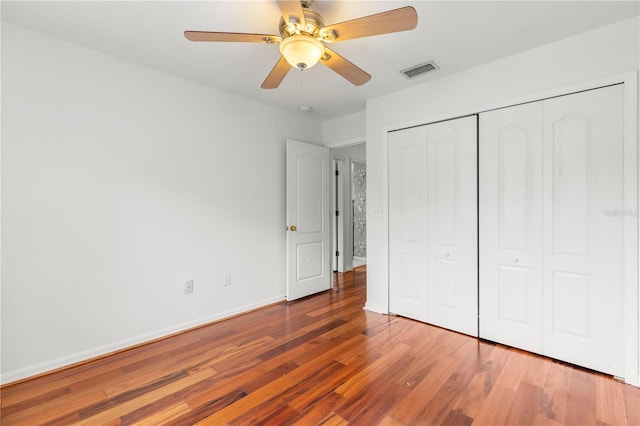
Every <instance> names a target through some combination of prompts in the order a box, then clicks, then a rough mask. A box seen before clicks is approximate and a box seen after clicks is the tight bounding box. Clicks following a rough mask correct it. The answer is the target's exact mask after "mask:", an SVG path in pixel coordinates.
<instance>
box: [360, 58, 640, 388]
mask: <svg viewBox="0 0 640 426" xmlns="http://www.w3.org/2000/svg"><path fill="white" fill-rule="evenodd" d="M638 74H639V72H638V71H637V70H636V71H628V72H625V73H621V74H615V75H611V76H607V77H602V78H598V79H593V80H590V81H585V82H580V83H576V84H571V85H566V86H562V87H556V88H552V89H548V90H541V91H537V92H533V93H530V94H526V95H521V96H517V97H513V98H510V99H505V100H501V101H493V102H488V103H483V104H479V105H475V106H473V105H472V106H470V107H467V108H465V109H462V110H457V111H451V112H448V113H442V114H435V115H427V116H422V117H420V116H419V117H418V118H415V119H413V120H410V121H407V122H403V123H397V124H394V125H390V126H385V127H384V128H383V130H382V132H383V135H382V158H381V161H382V164H384V167H383V168H382V176H381V178H382V182H381V183H382V203H381V208H380V209H379V210H378V209H376V210H371V213H369V214H370V215H371V217H373V218H379V219H383V222H384V224H385V225H384V226H385V228H386V232H383V235H382V238H383V239H382V242H383V245H384V247H385V248H384V250H385V251H386V256H384V254H383V257H381V260H382V259H384V261H385V262H386V265H384V266H383V268H382V270H383V273H385V272H386V276H381V277H379V279H381V280H385V281H386V286H387V294H386V301H382V302H383V303H380V304H376V305H371V304H370V303H368V302H367V304H365V309H367V310H371V311H374V312H378V313H384V314H388V313H389V235H388V231H389V203H388V200H389V162H388V152H389V141H388V133H389V132H392V131H395V130H401V129H405V128H408V127H414V126H420V125H424V124H433V123H437V122H440V121H445V120H451V119H455V118H459V117H463V116H467V115H471V114H480V113H483V112H487V111H491V110H495V109H500V108H506V107H511V106H515V105H520V104H525V103H529V102H536V101H539V100H542V99H548V98H554V97H558V96H564V95H569V94H571V93H576V92H582V91H586V90H592V89H597V88H600V87H605V86H610V85H615V84H621V83H622V84H624V146H625V154H629V155H625V182H629V183H630V184H629V185H628V186H627V187H626V188H625V200H626V201H625V203H627V202H628V200H630V199H633V198H634V197H635V200H636V205H635V206H633V205H625V211H627V212H629V214H627V215H625V225H624V226H625V242H624V247H625V254H624V264H625V271H624V276H625V280H624V281H625V283H624V291H625V307H624V309H625V321H624V327H625V331H624V336H625V377H624V380H625V382H626V383H628V384H631V385H634V386H640V348H639V343H640V291H639V290H640V289H639V287H640V283H639V281H638V277H639V271H638V267H639V265H640V237H639V235H638V230H639V229H640V215H639V214H638V210H637V209H638V203H639V202H640V197H638V188H640V170H638V169H639V168H640V149H638V148H639V147H638V143H639V141H638V123H640V116H639V110H638ZM634 154H635V155H634ZM634 210H635V213H634ZM385 302H386V303H385Z"/></svg>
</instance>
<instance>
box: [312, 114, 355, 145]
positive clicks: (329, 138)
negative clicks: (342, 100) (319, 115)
mask: <svg viewBox="0 0 640 426" xmlns="http://www.w3.org/2000/svg"><path fill="white" fill-rule="evenodd" d="M365 120H366V113H365V111H362V112H357V113H355V114H350V115H346V116H344V117H339V118H336V119H333V120H327V121H325V122H324V123H323V124H322V143H323V144H324V145H327V146H332V145H333V144H335V143H336V142H347V141H352V142H353V141H358V142H362V141H364V135H365V132H366V126H365Z"/></svg>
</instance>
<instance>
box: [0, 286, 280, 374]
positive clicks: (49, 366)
mask: <svg viewBox="0 0 640 426" xmlns="http://www.w3.org/2000/svg"><path fill="white" fill-rule="evenodd" d="M283 300H286V297H285V295H282V296H278V297H274V298H271V299H266V300H261V301H259V302H256V303H252V304H249V305H244V306H241V307H238V308H235V309H230V310H228V311H224V312H219V313H217V314H214V315H211V316H207V317H204V318H199V319H197V320H193V321H188V322H185V323H182V324H177V325H175V326H171V327H167V328H164V329H161V330H156V331H153V332H150V333H145V334H142V335H139V336H135V337H131V338H129V339H124V340H120V341H118V342H113V343H111V344H108V345H103V346H98V347H96V348H92V349H88V350H86V351H82V352H77V353H74V354H69V355H67V356H63V357H60V358H56V359H53V360H51V361H46V362H42V363H39V364H34V365H30V366H28V367H24V368H20V369H18V370H13V371H8V372H6V373H4V374H2V375H0V384H2V385H6V384H8V383H11V382H14V381H16V380H21V379H25V378H28V377H32V376H36V375H38V374H42V373H46V372H49V371H53V370H56V369H59V368H62V367H66V366H70V365H73V364H76V363H79V362H83V361H88V360H91V359H92V358H96V357H99V356H103V355H106V354H109V353H112V352H117V351H121V350H125V349H128V348H131V347H132V346H137V345H140V344H144V343H145V342H150V341H152V340H155V339H159V338H162V337H166V336H169V335H171V334H174V333H179V332H181V331H186V330H189V329H191V328H195V327H199V326H202V325H206V324H209V323H212V322H216V321H220V320H223V319H225V318H229V317H232V316H235V315H238V314H242V313H245V312H248V311H251V310H254V309H258V308H261V307H264V306H268V305H271V304H273V303H277V302H281V301H283Z"/></svg>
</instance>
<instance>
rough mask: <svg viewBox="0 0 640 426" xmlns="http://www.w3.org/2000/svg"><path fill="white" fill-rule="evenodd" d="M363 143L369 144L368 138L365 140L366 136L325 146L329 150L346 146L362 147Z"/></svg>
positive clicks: (329, 143)
mask: <svg viewBox="0 0 640 426" xmlns="http://www.w3.org/2000/svg"><path fill="white" fill-rule="evenodd" d="M362 143H367V138H365V137H364V136H360V137H357V138H351V139H347V140H344V141H336V142H328V143H326V144H325V145H324V146H326V147H327V148H331V149H335V148H344V147H345V146H353V145H360V144H362Z"/></svg>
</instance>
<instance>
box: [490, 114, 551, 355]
mask: <svg viewBox="0 0 640 426" xmlns="http://www.w3.org/2000/svg"><path fill="white" fill-rule="evenodd" d="M479 164H480V166H479V194H480V199H479V204H480V206H479V214H480V218H479V223H480V231H479V238H480V337H483V338H485V339H489V340H492V341H495V342H500V343H505V344H507V345H510V346H515V347H518V348H522V349H526V350H529V351H532V352H536V353H542V270H541V263H542V262H541V261H542V256H541V254H542V102H536V103H531V104H526V105H520V106H516V107H511V108H504V109H499V110H496V111H491V112H487V113H483V114H481V115H480V148H479Z"/></svg>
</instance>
